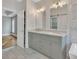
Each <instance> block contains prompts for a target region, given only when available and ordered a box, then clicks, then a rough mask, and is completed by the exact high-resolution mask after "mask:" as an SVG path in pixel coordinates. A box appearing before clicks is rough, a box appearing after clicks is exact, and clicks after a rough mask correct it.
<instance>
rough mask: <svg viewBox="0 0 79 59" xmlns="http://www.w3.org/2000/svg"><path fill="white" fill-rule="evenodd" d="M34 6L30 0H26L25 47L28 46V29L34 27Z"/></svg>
mask: <svg viewBox="0 0 79 59" xmlns="http://www.w3.org/2000/svg"><path fill="white" fill-rule="evenodd" d="M35 15H36V8H35V4H34V3H33V2H32V0H26V48H28V31H29V30H32V29H35V27H36V25H35V24H36V23H35V20H36V16H35Z"/></svg>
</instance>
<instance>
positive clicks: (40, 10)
mask: <svg viewBox="0 0 79 59" xmlns="http://www.w3.org/2000/svg"><path fill="white" fill-rule="evenodd" d="M44 10H45V8H44V7H42V8H41V9H39V10H37V13H39V12H43V11H44Z"/></svg>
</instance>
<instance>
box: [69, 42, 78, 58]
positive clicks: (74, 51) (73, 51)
mask: <svg viewBox="0 0 79 59" xmlns="http://www.w3.org/2000/svg"><path fill="white" fill-rule="evenodd" d="M69 57H70V59H77V43H72V45H71V48H70V50H69Z"/></svg>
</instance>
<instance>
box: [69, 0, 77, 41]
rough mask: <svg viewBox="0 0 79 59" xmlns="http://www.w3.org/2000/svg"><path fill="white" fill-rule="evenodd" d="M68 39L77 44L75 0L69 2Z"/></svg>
mask: <svg viewBox="0 0 79 59" xmlns="http://www.w3.org/2000/svg"><path fill="white" fill-rule="evenodd" d="M69 4H70V17H71V18H70V39H71V41H72V42H77V0H70V3H69Z"/></svg>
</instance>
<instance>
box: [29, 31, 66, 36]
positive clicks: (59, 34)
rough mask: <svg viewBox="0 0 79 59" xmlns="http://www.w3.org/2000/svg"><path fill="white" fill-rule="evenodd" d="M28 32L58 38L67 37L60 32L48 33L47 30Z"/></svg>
mask: <svg viewBox="0 0 79 59" xmlns="http://www.w3.org/2000/svg"><path fill="white" fill-rule="evenodd" d="M29 32H32V33H39V34H45V35H52V36H60V37H64V36H66V35H67V34H66V33H64V32H60V31H49V30H30V31H29Z"/></svg>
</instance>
